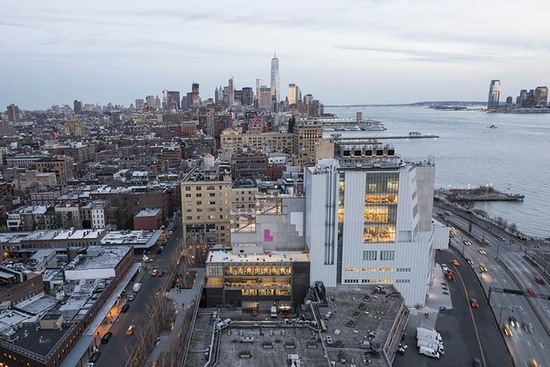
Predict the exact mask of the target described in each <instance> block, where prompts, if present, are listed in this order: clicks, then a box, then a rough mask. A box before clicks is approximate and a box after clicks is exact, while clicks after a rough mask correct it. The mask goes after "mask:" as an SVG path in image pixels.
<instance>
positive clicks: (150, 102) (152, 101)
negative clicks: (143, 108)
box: [145, 96, 155, 110]
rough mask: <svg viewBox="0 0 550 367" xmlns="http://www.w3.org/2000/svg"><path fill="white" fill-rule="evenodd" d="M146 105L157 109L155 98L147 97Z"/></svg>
mask: <svg viewBox="0 0 550 367" xmlns="http://www.w3.org/2000/svg"><path fill="white" fill-rule="evenodd" d="M145 103H146V104H147V108H149V109H151V110H154V109H155V96H147V97H145Z"/></svg>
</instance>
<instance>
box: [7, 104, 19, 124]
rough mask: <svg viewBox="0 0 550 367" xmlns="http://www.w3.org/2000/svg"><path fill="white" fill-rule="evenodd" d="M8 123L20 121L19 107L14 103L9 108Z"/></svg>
mask: <svg viewBox="0 0 550 367" xmlns="http://www.w3.org/2000/svg"><path fill="white" fill-rule="evenodd" d="M8 121H11V122H15V121H19V107H17V106H16V105H15V104H13V103H12V104H10V105H9V106H8Z"/></svg>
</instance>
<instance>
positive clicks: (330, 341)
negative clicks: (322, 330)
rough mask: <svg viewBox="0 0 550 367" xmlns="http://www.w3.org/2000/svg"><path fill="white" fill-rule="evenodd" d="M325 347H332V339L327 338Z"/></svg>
mask: <svg viewBox="0 0 550 367" xmlns="http://www.w3.org/2000/svg"><path fill="white" fill-rule="evenodd" d="M327 345H332V338H331V337H330V336H327Z"/></svg>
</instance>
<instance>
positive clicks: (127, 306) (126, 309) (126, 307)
mask: <svg viewBox="0 0 550 367" xmlns="http://www.w3.org/2000/svg"><path fill="white" fill-rule="evenodd" d="M129 308H130V305H129V304H127V303H126V304H125V305H124V306H122V309H121V310H120V312H122V313H126V312H128V309H129Z"/></svg>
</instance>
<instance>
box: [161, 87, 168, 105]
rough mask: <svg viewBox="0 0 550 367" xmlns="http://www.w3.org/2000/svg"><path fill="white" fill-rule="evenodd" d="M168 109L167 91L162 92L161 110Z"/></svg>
mask: <svg viewBox="0 0 550 367" xmlns="http://www.w3.org/2000/svg"><path fill="white" fill-rule="evenodd" d="M167 108H168V89H163V90H162V109H164V110H165V109H167Z"/></svg>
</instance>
